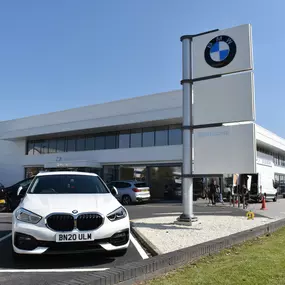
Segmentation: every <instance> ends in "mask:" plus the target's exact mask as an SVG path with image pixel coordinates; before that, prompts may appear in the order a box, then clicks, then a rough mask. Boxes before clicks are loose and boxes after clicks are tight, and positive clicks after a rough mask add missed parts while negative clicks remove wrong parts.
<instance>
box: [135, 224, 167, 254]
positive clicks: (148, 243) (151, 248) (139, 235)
mask: <svg viewBox="0 0 285 285" xmlns="http://www.w3.org/2000/svg"><path fill="white" fill-rule="evenodd" d="M134 225H135V223H134V222H131V232H132V233H133V235H134V236H135V238H136V239H137V240H138V241H139V243H140V244H141V245H142V246H143V247H144V248H145V249H146V250H147V251H148V252H149V253H150V254H151V255H152V256H157V255H161V254H162V252H161V251H160V250H159V249H158V248H157V247H156V246H155V245H154V244H153V243H152V242H151V241H150V240H149V239H148V238H147V237H146V236H145V235H144V234H142V233H139V232H138V231H137V230H136V228H135V226H134Z"/></svg>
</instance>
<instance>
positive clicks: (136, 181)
mask: <svg viewBox="0 0 285 285" xmlns="http://www.w3.org/2000/svg"><path fill="white" fill-rule="evenodd" d="M112 182H129V183H146V182H145V181H138V180H113V181H111V182H109V183H112Z"/></svg>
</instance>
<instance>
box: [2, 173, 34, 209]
mask: <svg viewBox="0 0 285 285" xmlns="http://www.w3.org/2000/svg"><path fill="white" fill-rule="evenodd" d="M33 179H34V177H29V178H26V179H24V180H22V181H19V182H17V183H16V184H13V185H12V186H9V187H5V188H4V187H2V188H1V185H0V202H1V203H0V212H1V211H2V212H3V211H5V212H9V211H14V210H15V209H16V208H17V207H18V205H19V203H20V201H21V197H20V196H18V189H19V187H20V186H22V187H23V188H26V189H27V188H28V187H29V185H30V184H31V182H32V180H33Z"/></svg>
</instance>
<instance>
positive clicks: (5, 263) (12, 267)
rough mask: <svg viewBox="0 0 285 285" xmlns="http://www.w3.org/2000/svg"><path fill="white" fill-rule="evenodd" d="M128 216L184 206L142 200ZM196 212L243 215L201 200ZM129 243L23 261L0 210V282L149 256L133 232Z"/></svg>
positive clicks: (71, 273) (43, 278) (59, 277)
mask: <svg viewBox="0 0 285 285" xmlns="http://www.w3.org/2000/svg"><path fill="white" fill-rule="evenodd" d="M127 209H128V212H129V215H130V219H131V220H134V219H142V218H150V217H155V216H165V215H170V216H173V219H174V220H175V219H176V217H178V216H179V215H180V214H181V212H182V210H183V208H182V205H181V203H176V202H165V203H145V204H140V205H132V206H128V207H127ZM194 214H197V215H214V214H215V215H235V216H240V215H242V216H244V215H245V212H244V211H243V210H241V209H237V208H233V207H229V206H226V205H224V206H222V205H217V206H209V205H207V203H206V202H205V201H204V200H201V201H197V202H195V204H194ZM131 241H132V242H131V244H130V247H129V249H128V252H127V254H126V255H125V256H123V257H119V258H110V257H106V256H102V255H100V254H95V253H92V254H81V255H62V256H36V257H28V258H26V259H25V262H23V263H15V262H14V261H13V259H12V248H11V214H5V213H0V284H1V285H12V284H13V285H14V284H17V285H22V284H23V285H33V284H36V285H42V284H45V285H46V284H52V283H53V282H58V281H64V280H69V279H71V278H76V276H78V275H80V276H81V277H82V276H84V275H88V272H97V271H98V272H99V271H106V272H107V271H108V269H111V268H112V267H116V266H121V265H125V264H128V263H131V262H136V261H140V260H142V259H143V258H148V256H147V254H146V252H145V251H144V250H143V249H142V247H141V246H140V245H139V244H138V242H137V241H136V240H135V239H134V237H133V236H132V238H131Z"/></svg>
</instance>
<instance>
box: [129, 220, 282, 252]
mask: <svg viewBox="0 0 285 285" xmlns="http://www.w3.org/2000/svg"><path fill="white" fill-rule="evenodd" d="M197 217H198V221H197V222H194V223H193V224H192V226H191V227H187V226H181V225H176V224H174V220H175V219H174V217H169V216H165V217H154V218H148V219H140V220H133V227H134V228H135V229H136V231H137V232H138V233H139V234H142V235H143V236H144V237H145V238H147V239H148V240H149V241H150V242H151V243H152V244H153V245H154V246H155V247H156V248H157V249H158V250H159V251H160V252H161V253H168V252H172V251H175V250H179V249H182V248H185V247H189V246H193V245H196V244H199V243H203V242H207V241H210V240H214V239H217V238H221V237H224V236H228V235H231V234H234V233H237V232H240V231H245V230H249V229H251V228H254V227H258V226H261V225H264V224H268V223H271V222H273V221H275V220H277V219H269V218H263V217H262V218H261V217H255V218H254V220H247V218H246V217H233V216H199V215H197Z"/></svg>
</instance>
